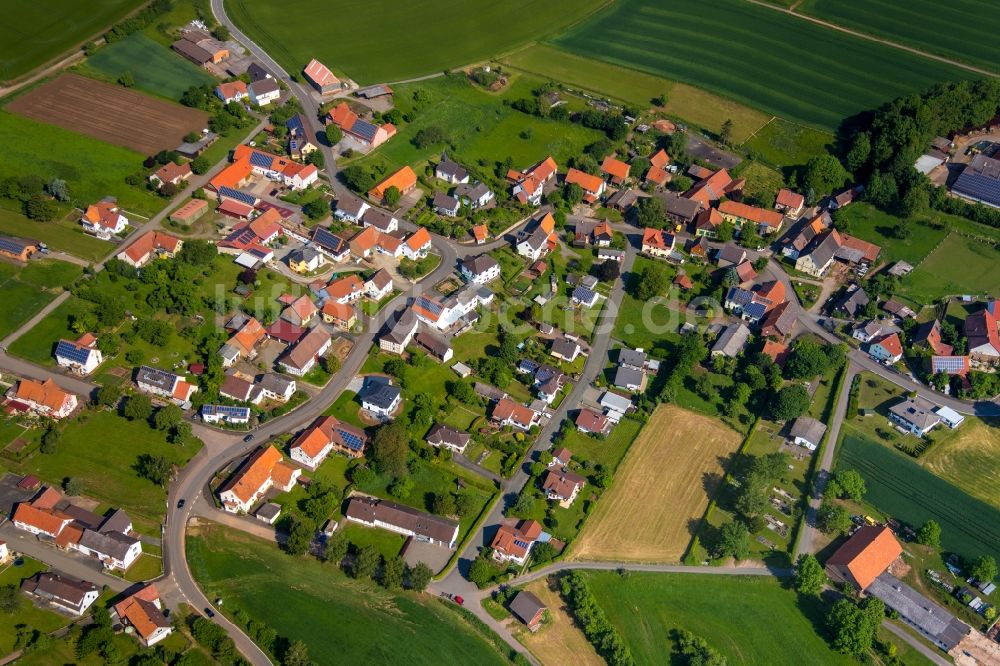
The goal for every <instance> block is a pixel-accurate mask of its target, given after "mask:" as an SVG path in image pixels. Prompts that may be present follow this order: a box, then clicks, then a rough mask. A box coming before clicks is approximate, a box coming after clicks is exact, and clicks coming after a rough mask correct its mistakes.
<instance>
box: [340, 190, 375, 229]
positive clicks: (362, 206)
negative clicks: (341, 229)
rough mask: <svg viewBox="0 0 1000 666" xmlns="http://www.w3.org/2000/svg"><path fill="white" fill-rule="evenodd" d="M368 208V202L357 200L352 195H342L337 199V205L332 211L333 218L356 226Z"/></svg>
mask: <svg viewBox="0 0 1000 666" xmlns="http://www.w3.org/2000/svg"><path fill="white" fill-rule="evenodd" d="M369 208H370V206H369V205H368V202H366V201H364V200H362V199H359V198H358V197H356V196H354V195H353V194H344V195H342V196H341V197H340V198H339V199H337V205H336V207H335V208H334V209H333V216H334V217H335V218H337V219H338V220H344V221H346V222H354V223H355V224H357V223H359V222H360V221H361V218H362V217H363V216H364V214H365V211H367V210H368V209H369ZM366 226H367V225H366Z"/></svg>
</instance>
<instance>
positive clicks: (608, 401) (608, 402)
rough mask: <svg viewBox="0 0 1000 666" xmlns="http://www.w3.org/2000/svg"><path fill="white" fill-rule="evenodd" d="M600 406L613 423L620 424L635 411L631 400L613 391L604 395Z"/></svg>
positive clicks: (599, 402)
mask: <svg viewBox="0 0 1000 666" xmlns="http://www.w3.org/2000/svg"><path fill="white" fill-rule="evenodd" d="M598 404H599V405H600V406H601V408H602V409H604V410H605V412H604V413H605V415H606V416H607V417H608V420H609V421H611V422H612V423H618V422H619V421H621V420H622V418H624V416H625V414H627V413H628V412H630V411H632V409H633V406H632V399H631V398H629V397H626V396H623V395H619V394H617V393H613V392H611V391H605V392H604V393H602V394H601V399H600V400H599V401H598Z"/></svg>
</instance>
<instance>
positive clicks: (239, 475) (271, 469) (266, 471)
mask: <svg viewBox="0 0 1000 666" xmlns="http://www.w3.org/2000/svg"><path fill="white" fill-rule="evenodd" d="M301 474H302V470H300V469H299V468H297V467H293V466H292V465H289V464H288V463H286V462H285V461H284V460H283V459H282V457H281V452H280V451H278V449H276V448H274V447H273V446H270V445H269V446H266V447H264V448H260V449H257V450H256V451H255V452H254V453H252V454H251V455H250V457H249V458H247V459H246V461H245V462H244V463H243V464H242V465H240V467H239V469H237V470H236V472H235V473H234V474H233V476H232V478H230V479H229V480H228V481H227V482H226V483H224V484H223V485H222V486H221V487H220V488H219V500H220V501H221V502H222V508H223V509H225V510H226V511H228V512H229V513H250V509H252V508H253V505H254V504H256V503H257V502H259V501H260V500H261V499H263V497H264V495H265V494H266V493H267V491H268V490H270V489H271V488H272V487H273V488H277V489H278V490H280V491H281V492H288V491H289V490H291V489H292V488H293V487H294V486H295V482H296V480H297V479H298V478H299V476H300V475H301Z"/></svg>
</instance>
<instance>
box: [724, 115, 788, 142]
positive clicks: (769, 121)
mask: <svg viewBox="0 0 1000 666" xmlns="http://www.w3.org/2000/svg"><path fill="white" fill-rule="evenodd" d="M775 120H778V116H771V117H770V118H768V119H767V122H765V123H764V124H763V125H761V126H760V127H758V128H757V129H755V130H754V131H753V132H751V133H750V136H748V137H747V138H745V139H743V142H742V143H740V146H745V145H746V144H747V142H748V141H750V140H751V139H753V138H754V137H755V136H757V132H759V131H761V130H762V129H764V128H765V127H767V126H768V125H770V124H771V123H773V122H774V121H775ZM803 127H804V125H803Z"/></svg>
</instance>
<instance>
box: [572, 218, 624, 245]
mask: <svg viewBox="0 0 1000 666" xmlns="http://www.w3.org/2000/svg"><path fill="white" fill-rule="evenodd" d="M614 240H615V232H614V229H612V228H611V223H610V222H608V221H607V220H602V221H601V222H592V221H589V220H581V221H579V222H577V223H576V228H575V229H574V235H573V244H574V245H575V246H577V247H587V246H588V245H592V246H594V247H609V246H610V245H611V243H612V242H614Z"/></svg>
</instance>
